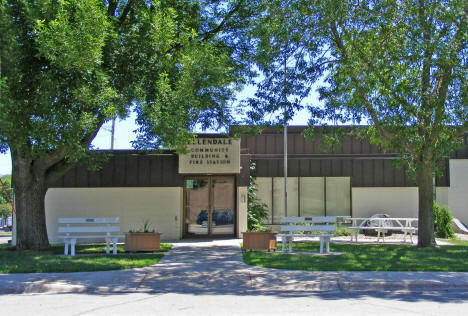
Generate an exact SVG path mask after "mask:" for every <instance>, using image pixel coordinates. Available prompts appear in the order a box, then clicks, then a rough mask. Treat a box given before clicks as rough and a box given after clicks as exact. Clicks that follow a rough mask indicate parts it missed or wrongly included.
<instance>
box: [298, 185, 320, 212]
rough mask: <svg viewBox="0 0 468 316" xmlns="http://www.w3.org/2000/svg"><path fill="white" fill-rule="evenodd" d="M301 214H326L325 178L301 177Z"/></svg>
mask: <svg viewBox="0 0 468 316" xmlns="http://www.w3.org/2000/svg"><path fill="white" fill-rule="evenodd" d="M300 191H301V196H300V205H301V216H323V215H325V199H324V197H325V195H324V191H325V186H324V178H319V177H316V178H300Z"/></svg>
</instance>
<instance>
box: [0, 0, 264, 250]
mask: <svg viewBox="0 0 468 316" xmlns="http://www.w3.org/2000/svg"><path fill="white" fill-rule="evenodd" d="M254 13H256V10H255V2H248V3H247V2H244V1H242V0H238V1H218V2H211V1H189V0H180V1H178V0H170V1H143V0H121V1H117V0H112V1H111V0H109V1H98V0H70V1H52V0H37V1H25V0H16V1H15V0H0V32H1V33H2V37H1V38H0V57H1V60H0V62H1V78H0V149H1V150H6V149H7V148H9V149H10V151H11V155H12V162H13V172H12V176H13V187H14V189H15V194H16V208H17V247H18V248H19V249H43V248H47V247H48V246H49V243H48V238H47V231H46V224H45V207H44V197H45V194H46V191H47V188H48V186H49V185H50V184H51V183H52V182H53V181H54V180H55V179H56V178H57V177H59V176H61V175H62V174H63V173H64V172H65V171H66V170H68V169H69V168H71V167H72V166H74V165H75V164H76V163H78V162H83V161H85V160H89V161H88V162H87V163H88V164H93V162H92V159H93V154H92V152H91V151H90V150H89V149H90V144H91V142H92V140H93V139H94V137H95V136H96V134H97V132H98V131H99V129H100V128H101V126H102V125H103V124H104V123H105V122H107V121H109V120H111V119H113V118H114V117H116V116H120V117H124V116H125V115H127V113H128V111H129V110H130V108H131V107H132V106H135V107H136V111H137V116H138V118H137V122H138V123H139V124H140V125H141V128H140V129H139V130H138V140H137V143H136V144H135V145H136V146H137V147H138V148H153V149H154V148H158V147H159V146H166V147H172V148H181V147H183V145H184V144H185V143H186V142H187V141H188V140H189V139H190V138H191V137H193V136H192V133H191V132H192V130H193V127H194V126H195V125H196V124H200V125H201V126H202V127H205V128H206V127H209V126H211V125H214V124H220V125H224V124H227V123H228V122H229V121H230V120H231V114H230V108H229V104H230V101H231V100H232V98H233V94H234V92H235V91H236V89H237V87H238V84H239V83H242V81H243V79H242V75H243V74H244V73H245V72H246V71H248V69H247V68H246V64H245V63H244V62H243V61H242V58H241V56H242V54H244V53H245V48H246V46H245V45H244V44H243V43H242V42H240V43H237V41H239V40H240V39H241V38H242V36H243V35H242V34H243V33H242V32H243V29H244V28H245V27H246V26H248V23H247V24H246V21H248V19H246V18H245V17H248V16H251V15H252V14H254Z"/></svg>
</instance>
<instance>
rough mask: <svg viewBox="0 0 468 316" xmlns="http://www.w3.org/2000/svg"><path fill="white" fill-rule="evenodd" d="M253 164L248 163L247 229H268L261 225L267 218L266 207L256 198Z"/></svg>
mask: <svg viewBox="0 0 468 316" xmlns="http://www.w3.org/2000/svg"><path fill="white" fill-rule="evenodd" d="M254 170H255V165H254V164H253V163H252V164H251V165H250V185H249V187H248V190H247V229H248V231H251V232H252V231H269V230H270V229H269V228H268V227H266V226H265V225H263V221H264V220H265V219H267V218H268V207H267V205H266V204H265V203H262V202H260V200H259V199H258V198H257V185H256V184H255V175H254Z"/></svg>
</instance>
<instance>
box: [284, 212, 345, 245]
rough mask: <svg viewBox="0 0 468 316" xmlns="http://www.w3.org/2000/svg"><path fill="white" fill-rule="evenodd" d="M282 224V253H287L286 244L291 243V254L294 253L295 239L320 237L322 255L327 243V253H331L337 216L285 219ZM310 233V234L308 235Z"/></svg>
mask: <svg viewBox="0 0 468 316" xmlns="http://www.w3.org/2000/svg"><path fill="white" fill-rule="evenodd" d="M281 223H285V224H286V225H282V226H281V228H280V229H281V233H280V234H278V235H277V236H278V237H281V243H282V246H281V251H282V252H285V247H286V242H288V243H289V252H291V251H292V242H293V241H294V237H320V253H323V244H324V243H326V253H329V252H330V237H333V236H334V235H333V234H331V232H334V231H336V216H317V217H283V218H282V219H281ZM307 233H308V234H307Z"/></svg>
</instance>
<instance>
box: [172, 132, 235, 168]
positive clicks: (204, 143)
mask: <svg viewBox="0 0 468 316" xmlns="http://www.w3.org/2000/svg"><path fill="white" fill-rule="evenodd" d="M187 149H188V153H187V154H184V155H180V156H179V173H191V174H194V173H197V174H198V173H210V174H211V173H222V174H226V173H240V139H232V138H196V139H195V140H194V142H193V143H191V144H189V145H188V146H187Z"/></svg>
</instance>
